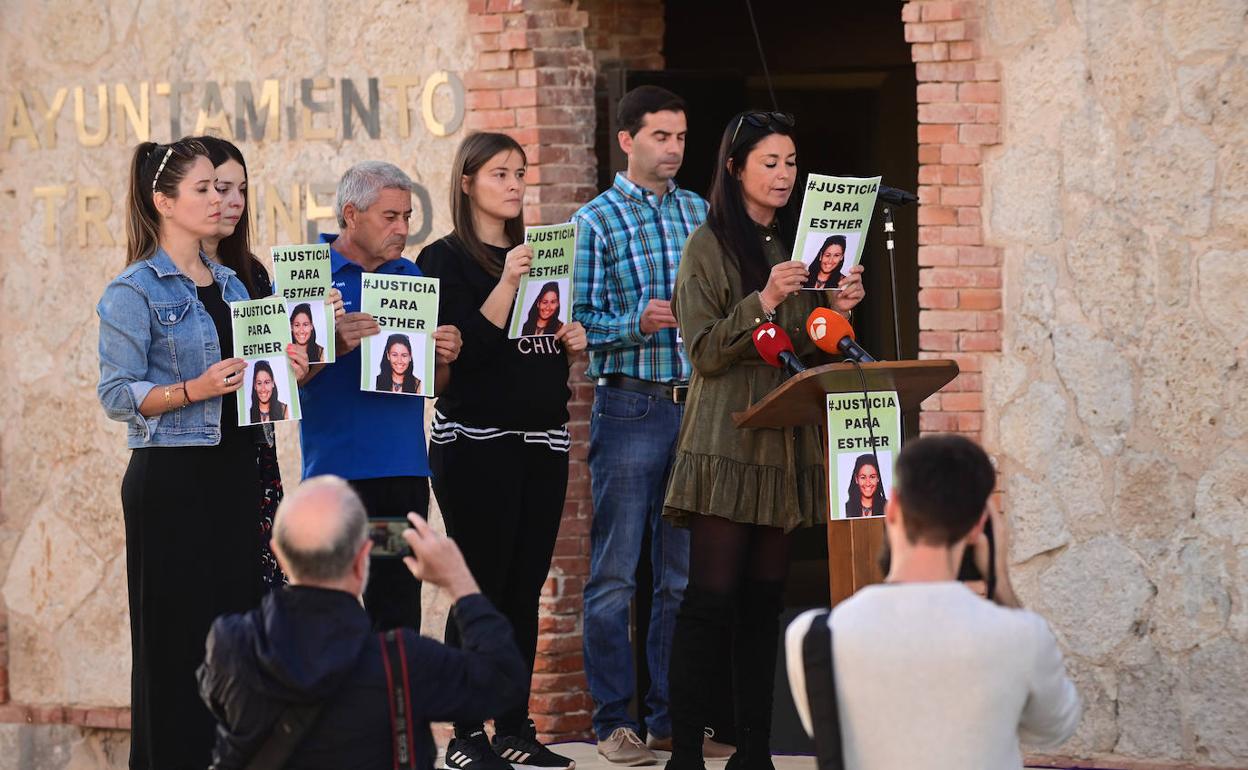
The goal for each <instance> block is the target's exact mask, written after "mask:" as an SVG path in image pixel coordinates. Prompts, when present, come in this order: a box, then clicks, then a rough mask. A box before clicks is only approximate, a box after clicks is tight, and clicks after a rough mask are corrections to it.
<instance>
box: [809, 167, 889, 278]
mask: <svg viewBox="0 0 1248 770" xmlns="http://www.w3.org/2000/svg"><path fill="white" fill-rule="evenodd" d="M879 190H880V177H878V176H876V177H869V178H859V177H835V176H823V175H822V174H811V175H810V176H809V177H807V179H806V193H805V195H804V196H803V197H802V210H801V214H800V216H799V218H798V224H797V234H796V236H795V237H794V239H793V256H792V259H794V260H798V261H800V262H801V263H802V264H804V265H806V270H807V271H808V272H809V273H810V277H809V278H808V279H807V281H806V285H805V286H803V287H802V288H803V289H811V290H815V291H826V290H832V291H836V290H839V289H840V281H841V279H842V278H843V277H845V276H846V275H849V270H850V268H852V267H853V266H854V265H857V264H858V262H859V260H861V259H862V248H863V246H864V245H865V243H866V238H867V228H869V227H870V226H871V213H872V212H873V211H874V210H875V198H876V195H878V194H879Z"/></svg>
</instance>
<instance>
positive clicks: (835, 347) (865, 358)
mask: <svg viewBox="0 0 1248 770" xmlns="http://www.w3.org/2000/svg"><path fill="white" fill-rule="evenodd" d="M759 328H760V329H761V328H762V327H759ZM806 333H807V334H809V335H810V339H811V340H812V341H813V342H814V343H815V346H816V347H818V348H819V349H820V350H822V351H824V352H825V353H839V354H841V355H843V356H845V357H846V358H848V359H850V360H852V361H857V362H858V363H862V364H865V363H868V362H871V361H874V360H875V358H874V357H873V356H872V355H871V354H870V353H868V352H867V351H866V350H864V349H863V348H862V346H861V345H859V344H858V343H857V342H855V341H854V327H852V326H850V325H849V321H846V320H845V319H844V318H843V317H842V316H841V314H840V313H837V312H836V311H833V310H829V309H828V308H826V307H817V308H815V310H814V312H812V313H811V314H810V316H809V317H808V318H807V319H806Z"/></svg>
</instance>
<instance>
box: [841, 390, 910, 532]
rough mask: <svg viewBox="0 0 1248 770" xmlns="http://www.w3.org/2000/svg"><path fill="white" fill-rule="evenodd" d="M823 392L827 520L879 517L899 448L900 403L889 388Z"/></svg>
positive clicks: (890, 487) (885, 500) (882, 512)
mask: <svg viewBox="0 0 1248 770" xmlns="http://www.w3.org/2000/svg"><path fill="white" fill-rule="evenodd" d="M866 396H869V399H868V398H865V397H864V394H862V393H829V394H828V401H827V404H828V502H829V505H830V507H831V510H830V511H829V512H828V518H830V519H831V520H833V521H835V520H837V519H856V518H858V517H860V516H883V515H884V504H885V503H886V502H888V498H887V494H888V490H890V489H892V486H893V464H894V463H895V462H896V459H897V453H898V452H899V451H901V406H900V402H899V401H898V400H897V392H896V391H892V390H880V391H871V392H870V393H867V394H866Z"/></svg>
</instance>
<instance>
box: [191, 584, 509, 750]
mask: <svg viewBox="0 0 1248 770" xmlns="http://www.w3.org/2000/svg"><path fill="white" fill-rule="evenodd" d="M451 613H452V617H454V619H455V622H456V623H457V624H458V625H459V630H460V631H459V632H460V637H461V639H462V640H463V641H462V645H463V647H462V649H453V648H450V647H447V646H445V645H443V644H440V643H438V642H435V641H433V640H432V639H426V638H424V637H421V636H419V635H418V634H416V633H415V632H413V631H411V630H408V629H404V631H403V641H404V644H405V645H406V654H407V663H408V676H409V680H410V686H411V693H412V723H413V725H414V727H415V736H414V738H415V746H414V749H415V753H416V756H417V757H420V758H422V760H421V761H422V764H421V767H422V768H424V770H429V768H430V767H431V764H430V762H429V759H428V758H431V757H432V756H433V743H432V738H431V736H430V733H429V722H433V721H437V722H443V721H446V722H449V721H464V722H480V721H484V720H486V719H491V718H493V717H494V716H495V715H496V714H499V713H501V712H503V711H506V710H508V709H510V708H514V707H515V705H516V704H517V702H518V701H520V700H522V699H523V698H524V697H525V691H526V688H525V687H524V684H525V680H526V679H527V678H528V670H527V668H526V667H525V665H524V661H523V660H521V658H520V653H519V651H518V650H517V649H516V645H515V642H514V641H513V639H512V633H511V626H510V625H509V624H508V623H507V621H506V620H505V619H504V618H503V616H502V615H500V614H499V613H498V612H497V611H496V610H495V609H494V608H493V607H492V606H491V605H490V602H489V600H487V599H486V598H485V597H484V596H481V595H480V594H473V595H472V596H465V597H464V598H462V599H460V600H459V601H458V602H456V604H455V606H454V608H452V611H451ZM207 644H208V646H207V655H206V657H205V660H204V664H203V665H202V666H200V668H199V692H200V695H201V697H203V699H204V702H205V703H206V704H208V708H209V710H211V711H212V713H213V714H214V715H215V716H216V718H217V733H216V742H215V746H214V749H213V763H212V768H213V769H214V770H224V769H225V768H241V767H243V766H245V765H246V763H247V761H248V760H249V759H250V758H251V756H252V754H254V753H255V752H256V751H257V750H258V749H259V747H260V745H261V744H262V743H263V742H264V740H265V738H266V737H267V736H268V734H269V731H270V729H271V727H272V725H273V723H274V722H275V721H276V720H277V718H278V716H279V715H280V714H281V713H282V711H283V709H284V708H285V707H286V706H287V705H288V704H291V703H313V702H317V701H323V702H324V703H325V704H326V705H325V706H324V707H323V708H322V710H321V712H320V714H319V716H318V717H317V721H316V723H315V724H314V725H313V726H312V728H311V729H310V730H308V732H307V734H306V735H305V736H304V739H303V741H302V742H301V744H300V746H299V748H298V750H296V752H295V753H294V755H293V756H292V757H291V759H290V761H289V762H287V764H286V767H287V768H288V770H312V769H313V768H326V769H327V770H328V769H329V768H343V767H351V768H359V770H371V769H373V768H376V770H383V769H384V770H389V769H390V768H392V767H393V766H394V764H393V759H392V754H393V749H392V745H393V737H392V733H391V728H390V712H389V705H388V703H387V698H386V675H385V671H384V668H383V663H382V656H381V644H380V642H379V640H378V636H377V634H376V633H374V632H373V631H372V629H371V627H370V624H369V619H368V615H367V613H366V612H365V611H364V608H363V607H361V606H360V603H359V602H358V601H357V600H356V598H355V597H353V596H351V595H350V594H348V593H346V592H345V591H335V590H330V589H323V588H310V587H306V586H288V587H286V588H283V589H281V590H278V591H274V592H273V593H271V594H269V595H268V596H267V597H265V599H264V602H263V603H262V604H261V606H260V608H259V609H256V610H252V611H251V612H248V613H245V614H243V615H225V616H222V617H220V618H218V619H217V620H216V622H214V623H213V625H212V630H211V631H210V632H209V634H208V643H207Z"/></svg>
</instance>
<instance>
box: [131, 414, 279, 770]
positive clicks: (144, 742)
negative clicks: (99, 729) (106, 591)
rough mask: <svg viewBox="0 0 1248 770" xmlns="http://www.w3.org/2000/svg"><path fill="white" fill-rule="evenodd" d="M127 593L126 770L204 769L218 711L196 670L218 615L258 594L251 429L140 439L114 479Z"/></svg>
mask: <svg viewBox="0 0 1248 770" xmlns="http://www.w3.org/2000/svg"><path fill="white" fill-rule="evenodd" d="M121 505H122V510H123V511H124V514H125V524H126V579H127V583H128V587H129V598H130V643H131V654H132V668H131V674H130V688H131V718H132V720H133V732H132V735H131V739H130V767H131V768H132V769H133V770H182V769H183V768H195V769H196V770H202V769H203V768H204V767H207V766H208V763H209V760H210V759H211V747H212V741H213V730H214V727H215V724H216V721H215V720H214V719H213V717H212V714H211V713H210V712H209V711H208V708H207V707H206V706H204V704H203V702H202V701H201V700H200V698H199V688H198V685H197V683H196V679H195V671H196V669H197V668H199V665H200V664H201V663H203V662H204V641H205V639H206V638H207V636H208V629H209V627H210V626H211V624H212V621H213V620H214V619H216V617H217V616H218V615H222V614H226V613H234V612H246V611H247V610H250V609H252V608H253V607H255V606H256V605H257V604H258V603H259V601H260V562H259V559H257V558H256V533H257V532H258V530H259V522H258V516H259V511H260V474H259V470H258V468H257V465H256V446H255V442H254V439H253V435H252V433H251V432H250V431H235V430H227V431H225V435H224V436H223V437H222V440H221V443H220V444H219V445H217V446H202V447H153V448H147V449H136V450H134V451H133V452H132V453H131V455H130V464H129V466H128V467H127V468H126V475H125V477H124V479H123V480H122V483H121Z"/></svg>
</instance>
